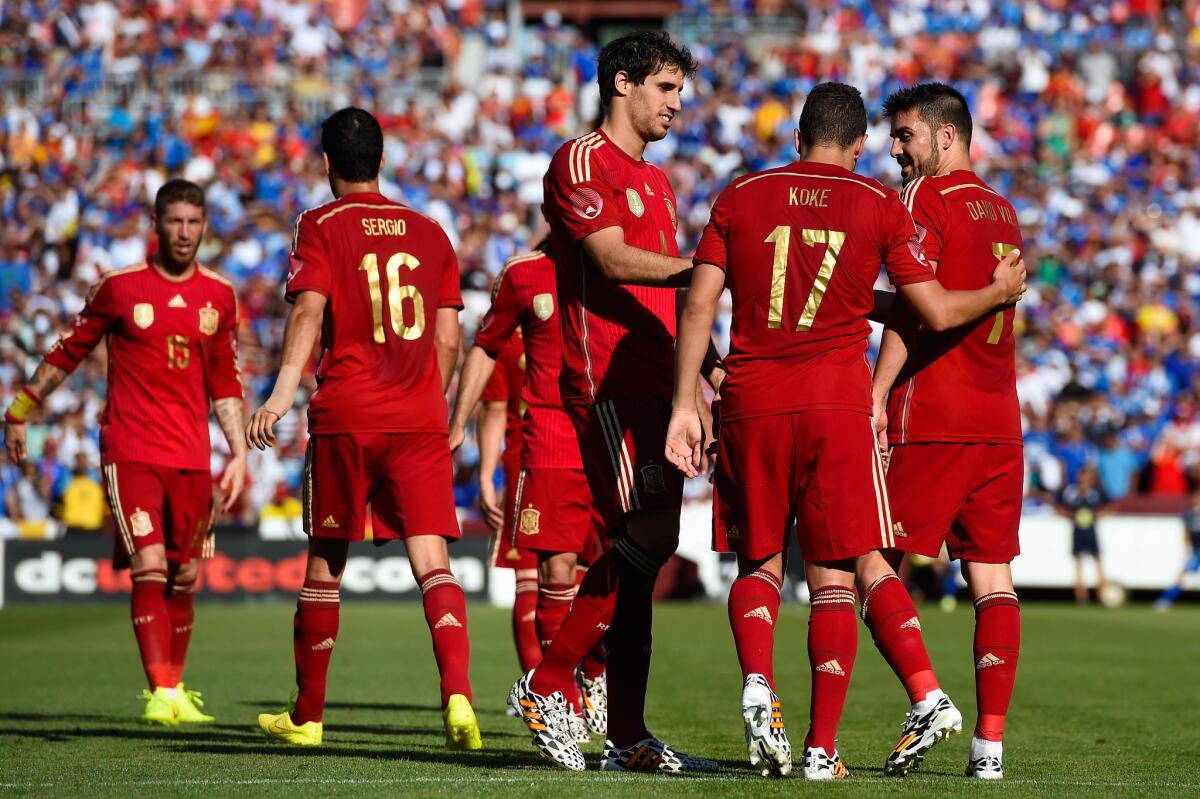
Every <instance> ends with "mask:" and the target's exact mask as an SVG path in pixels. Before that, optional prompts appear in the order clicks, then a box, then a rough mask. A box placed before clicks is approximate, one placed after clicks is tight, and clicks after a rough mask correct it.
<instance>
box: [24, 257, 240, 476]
mask: <svg viewBox="0 0 1200 799" xmlns="http://www.w3.org/2000/svg"><path fill="white" fill-rule="evenodd" d="M237 328H238V307H237V294H236V293H235V292H234V290H233V285H232V284H231V283H230V282H229V281H228V280H226V279H225V278H223V277H221V276H220V275H218V274H217V273H215V272H213V271H211V270H209V269H206V268H205V267H203V266H200V265H199V264H197V265H196V269H195V271H194V272H193V273H192V275H191V277H188V278H186V279H184V280H180V281H176V280H171V279H170V278H169V277H167V276H166V275H165V274H164V273H162V272H160V271H159V269H158V268H157V267H156V266H154V265H153V264H151V262H150V261H149V260H147V261H144V262H142V263H140V264H135V265H133V266H129V267H126V268H124V269H119V270H116V271H114V272H109V273H108V274H106V275H105V276H104V277H103V278H101V280H100V282H99V283H98V284H96V286H95V287H94V288H93V289H92V292H91V294H90V295H89V296H88V301H87V304H86V305H85V306H84V308H83V310H82V311H81V312H80V313H79V315H78V316H77V317H76V318H75V322H74V324H73V326H72V328H71V331H70V332H68V333H67V334H66V335H64V336H63V337H62V339H60V340H59V341H58V343H56V344H55V345H54V347H53V348H51V350H50V352H48V353H47V354H46V362H47V363H49V364H50V365H51V366H56V367H58V368H59V369H62V370H64V371H66V372H71V371H74V369H75V367H77V366H78V365H79V364H80V362H81V361H82V360H83V359H84V358H86V357H87V354H88V353H89V352H91V351H92V349H93V348H94V347H95V346H96V344H98V343H99V341H100V339H101V338H103V339H105V341H106V342H107V343H108V402H107V403H106V404H105V406H104V413H103V415H102V416H101V417H100V448H101V453H102V459H103V461H104V463H105V464H109V463H123V462H134V463H147V464H152V465H155V466H166V467H169V468H174V469H201V470H204V471H208V469H209V468H210V463H209V459H210V456H211V448H210V445H209V438H208V406H209V400H210V399H212V400H219V399H226V398H229V397H237V398H238V399H241V398H242V384H241V378H240V376H239V374H238V368H237Z"/></svg>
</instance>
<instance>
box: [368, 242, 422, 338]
mask: <svg viewBox="0 0 1200 799" xmlns="http://www.w3.org/2000/svg"><path fill="white" fill-rule="evenodd" d="M420 265H421V262H420V261H418V260H417V259H416V257H415V256H414V255H412V254H411V253H407V252H398V253H396V254H395V255H393V256H392V257H391V258H388V260H387V264H386V265H385V266H384V272H385V273H386V275H387V308H388V316H389V317H390V319H391V323H392V332H393V333H395V334H396V335H397V336H399V337H400V338H402V339H404V340H405V341H413V340H414V339H418V338H420V337H421V334H423V333H424V332H425V298H424V297H422V296H421V292H420V291H418V290H417V287H416V286H413V285H411V284H408V283H403V284H402V283H401V282H400V267H402V266H406V267H408V269H409V270H410V271H411V270H413V269H416V268H417V267H418V266H420ZM358 271H360V272H366V273H367V288H368V289H369V290H370V292H371V321H372V322H373V323H374V324H373V328H372V331H373V332H372V337H373V338H374V340H375V343H376V344H383V343H384V342H385V341H386V339H385V338H384V334H383V287H382V285H381V284H380V280H379V256H377V255H376V254H375V253H367V254H366V255H364V256H363V259H362V261H361V262H359V264H358ZM405 298H408V299H411V300H412V305H413V321H412V324H409V323H407V322H405V321H404V300H405Z"/></svg>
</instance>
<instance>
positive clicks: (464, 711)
mask: <svg viewBox="0 0 1200 799" xmlns="http://www.w3.org/2000/svg"><path fill="white" fill-rule="evenodd" d="M442 723H443V724H444V725H445V726H446V748H447V749H482V748H483V739H482V738H481V737H480V735H479V722H478V721H476V720H475V711H474V710H472V709H471V703H470V702H469V701H468V700H467V698H466V697H465V696H463V695H462V694H454V695H453V696H451V697H450V701H448V702H447V703H446V709H445V710H443V711H442Z"/></svg>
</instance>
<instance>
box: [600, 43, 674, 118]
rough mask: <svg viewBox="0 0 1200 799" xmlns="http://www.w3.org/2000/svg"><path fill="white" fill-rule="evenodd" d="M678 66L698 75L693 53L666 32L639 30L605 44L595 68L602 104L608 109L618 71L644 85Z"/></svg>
mask: <svg viewBox="0 0 1200 799" xmlns="http://www.w3.org/2000/svg"><path fill="white" fill-rule="evenodd" d="M666 67H675V68H676V69H678V70H679V71H680V72H682V73H683V77H685V78H690V77H692V76H693V75H695V74H696V59H695V58H693V57H692V53H691V51H690V50H688V49H687V48H686V47H684V46H683V45H681V44H676V43H675V40H674V39H672V38H671V36H670V35H669V34H668V33H667V32H666V31H639V32H637V33H630V34H627V35H625V36H622V37H620V38H618V39H613V40H612V41H611V42H609V43H608V44H606V45H604V49H603V50H601V51H600V58H599V60H598V63H597V65H596V72H597V75H596V80H597V81H599V83H600V102H601V103H602V104H603V105H604V107H605V108H607V107H608V104H609V103H610V102H611V101H612V98H613V92H614V89H613V81H614V80H615V79H616V77H617V73H618V72H624V73H625V74H626V75H628V76H629V80H631V81H632V82H633V83H635V84H637V85H639V86H640V85H641V84H642V83H644V82H645V81H646V78H648V77H650V76H651V75H653V74H654V73H656V72H658V71H659V70H660V69H665V68H666Z"/></svg>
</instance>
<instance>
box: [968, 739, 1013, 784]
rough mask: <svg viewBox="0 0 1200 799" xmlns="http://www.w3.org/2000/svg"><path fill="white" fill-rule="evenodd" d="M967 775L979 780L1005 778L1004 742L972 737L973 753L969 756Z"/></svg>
mask: <svg viewBox="0 0 1200 799" xmlns="http://www.w3.org/2000/svg"><path fill="white" fill-rule="evenodd" d="M967 776H968V777H974V778H975V779H977V780H1002V779H1004V744H1003V743H1002V742H1000V741H985V740H982V739H980V738H972V739H971V754H970V755H969V756H968V758H967Z"/></svg>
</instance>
